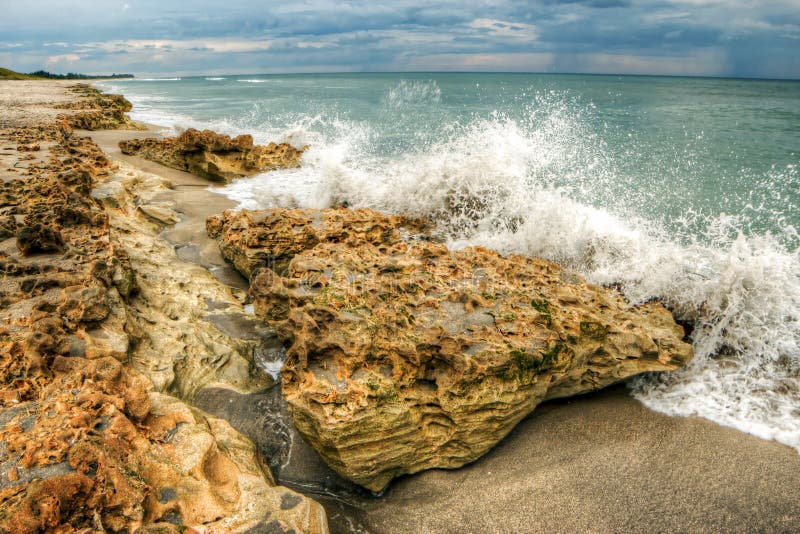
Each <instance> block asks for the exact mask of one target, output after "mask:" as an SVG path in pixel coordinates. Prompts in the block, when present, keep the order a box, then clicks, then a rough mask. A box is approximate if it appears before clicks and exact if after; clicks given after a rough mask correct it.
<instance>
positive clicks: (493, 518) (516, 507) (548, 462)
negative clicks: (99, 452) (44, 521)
mask: <svg viewBox="0 0 800 534" xmlns="http://www.w3.org/2000/svg"><path fill="white" fill-rule="evenodd" d="M13 83H14V84H19V85H20V86H21V85H22V83H23V82H13ZM39 83H41V82H39ZM44 83H60V82H44ZM65 84H69V82H65ZM2 120H3V117H0V123H2ZM76 133H78V134H79V135H88V136H89V137H91V138H92V139H93V140H94V142H95V143H96V144H97V145H98V146H99V147H100V148H101V149H103V150H104V152H105V154H106V156H107V157H109V158H110V159H111V160H112V162H113V163H116V164H117V165H120V166H121V167H120V170H118V171H116V172H115V175H114V176H112V179H111V180H110V181H115V177H117V178H119V177H120V175H122V180H123V183H125V187H126V188H128V187H129V188H130V189H131V191H135V192H136V194H137V195H138V198H139V200H140V201H142V203H153V204H158V205H159V206H161V207H165V208H166V209H169V210H172V211H173V212H174V213H176V214H178V218H179V219H180V221H179V222H177V224H174V225H173V224H165V223H163V222H159V221H153V220H152V219H148V218H147V216H145V215H141V214H138V215H137V214H136V210H135V208H134V209H133V211H134V213H133V214H130V213H127V214H125V216H124V217H123V216H121V215H120V218H119V219H117V220H116V222H115V217H116V216H117V215H115V213H116V212H115V210H118V211H122V210H120V209H119V208H114V207H113V205H109V204H108V203H106V212H108V213H109V214H110V218H111V219H110V220H111V227H112V229H114V228H117V230H118V231H120V232H122V230H126V231H127V232H128V233H127V234H126V237H125V238H124V239H117V242H118V243H121V244H122V246H123V248H125V249H126V250H127V252H128V254H129V255H131V260H132V266H133V268H134V270H135V271H136V270H137V268H138V269H139V271H138V274H139V277H140V278H141V277H142V274H144V275H146V277H147V276H155V275H156V274H157V273H158V268H159V265H160V264H159V261H162V262H163V261H164V258H168V254H169V250H170V248H171V249H172V251H173V252H172V253H173V254H174V258H173V259H172V260H171V263H170V265H171V266H173V267H175V270H176V271H177V273H178V274H180V273H181V272H183V273H186V276H189V275H190V274H191V275H192V276H194V275H195V274H196V275H197V276H198V277H199V278H202V279H204V280H208V279H209V277H208V275H207V274H206V275H202V274H201V270H204V271H206V273H208V272H211V273H212V274H214V276H215V277H216V280H218V281H221V282H223V284H227V285H229V286H231V287H233V289H229V292H230V297H229V298H228V297H224V296H222V293H224V291H222V290H221V288H217V289H216V290H214V291H221V293H217V294H218V295H219V300H215V301H214V302H216V303H217V304H214V305H213V306H208V307H211V308H213V307H214V306H220V305H221V304H219V303H220V302H223V303H224V308H225V309H226V310H234V312H233V313H231V314H229V315H227V317H228V319H225V317H224V316H225V314H222V315H223V317H222V318H220V317H217V318H216V319H215V320H216V321H217V323H216V326H217V327H218V328H221V329H222V330H226V331H227V333H228V334H231V333H234V332H235V333H237V334H246V332H243V329H244V330H248V329H251V328H253V325H252V322H248V320H247V318H246V317H245V314H243V313H241V312H240V311H239V310H240V309H241V303H242V302H243V298H244V297H243V296H242V294H241V290H242V289H244V287H243V286H242V285H241V281H242V279H241V277H240V276H239V275H238V274H236V273H235V271H233V269H232V268H230V267H229V266H227V264H226V263H225V262H224V260H222V258H221V256H220V254H219V250H218V249H217V248H216V243H215V242H213V241H212V240H211V239H210V238H208V237H207V236H206V235H205V218H206V217H207V216H208V215H211V214H214V213H218V212H219V211H222V210H223V209H226V208H227V207H232V206H233V204H234V203H233V202H232V201H230V200H229V199H227V198H225V197H223V196H222V195H220V194H217V193H214V192H211V191H207V190H206V187H207V186H209V185H211V184H210V182H207V181H205V180H201V179H199V178H196V177H194V176H192V175H189V174H187V173H183V172H181V171H173V170H170V169H167V168H166V167H163V166H161V165H159V164H156V163H152V162H148V161H145V160H142V159H141V158H138V157H136V156H124V155H122V154H121V153H119V150H118V148H115V147H116V144H117V143H118V142H119V141H120V140H122V139H130V138H133V137H144V136H152V135H155V134H154V133H153V132H142V131H130V130H103V131H96V132H84V131H78V132H76ZM153 177H154V178H153ZM130 179H133V180H130ZM125 180H129V182H124V181H125ZM136 180H138V182H137V183H134V182H136ZM116 181H119V180H116ZM108 184H109V181H100V182H99V185H100V187H108ZM202 186H205V187H202ZM97 189H98V184H95V191H96V190H97ZM111 200H113V199H111ZM111 200H109V201H108V202H110V201H111ZM123 200H124V201H125V202H130V199H128V200H125V199H123ZM115 202H118V200H117V201H115ZM137 202H138V201H137ZM132 206H133V205H132V204H131V207H132ZM139 206H141V203H140V204H139ZM128 211H131V210H128ZM137 232H142V233H143V235H145V236H150V237H148V238H147V239H145V240H139V241H137V235H136V233H137ZM123 233H124V232H123ZM112 235H113V231H112ZM119 235H122V233H120V234H119ZM137 245H141V247H139V246H137ZM148 247H149V248H148ZM148 262H149V265H148ZM160 267H161V269H162V270H163V267H164V265H160ZM192 273H194V274H192ZM204 277H205V278H204ZM237 277H238V282H237ZM166 278H167V279H169V277H166ZM178 278H180V277H179V276H178V277H176V278H175V281H174V282H175V284H174V285H170V284H168V283H167V282H163V284H161V282H159V283H155V282H154V283H153V284H152V285H151V288H152V291H156V290H158V291H157V292H159V294H160V295H161V296H162V297H163V298H164V299H165V301H167V300H169V299H168V297H170V296H174V295H170V294H169V292H170V291H182V290H186V289H183V288H182V287H181V288H180V289H179V287H180V286H179V284H180V283H181V282H182V283H184V284H186V283H189V280H188V279H187V278H185V277H184V278H183V279H182V280H178ZM203 283H204V284H207V285H204V286H195V287H189V289H188V290H195V291H198V290H200V287H202V288H203V290H204V291H206V290H208V291H211V288H212V287H214V285H213V284H212V283H211V282H203ZM160 284H161V285H160ZM146 285H147V284H145V286H146ZM145 290H147V287H145ZM198 296H199V295H198ZM151 300H152V301H156V300H157V299H155V298H152V299H151ZM188 300H191V299H188ZM237 300H238V307H239V310H237V309H236V308H237ZM176 303H180V304H181V305H186V303H185V302H181V301H180V299H178V300H175V301H174V302H171V303H170V302H166V303H162V305H161V308H160V309H162V310H167V309H168V308H170V307H171V306H174V305H176ZM193 305H194V304H193ZM213 311H214V310H209V309H205V310H202V312H197V313H198V314H199V315H200V316H202V317H204V318H206V322H207V318H208V316H209V315H220V314H215V313H212V312H213ZM153 317H157V316H153ZM230 317H237V319H236V320H233V321H231V320H230ZM151 320H152V318H151ZM226 320H227V322H225V321H226ZM253 322H254V321H253ZM220 325H224V326H220ZM166 326H167V330H165V332H168V331H169V330H168V328H170V326H169V325H166ZM174 326H175V325H172V328H174ZM224 333H225V332H223V334H224ZM214 335H216V334H214ZM226 335H227V334H226ZM229 337H233V338H235V337H236V336H229ZM154 352H157V351H154ZM163 364H164V362H158V361H156V360H150V361H146V362H144V363H142V362H139V364H138V368H139V369H140V370H147V369H148V365H149V366H150V370H149V374H150V375H151V379H152V377H154V376H155V377H158V376H159V372H158V371H157V368H158V367H159V365H162V366H163ZM243 365H245V364H244V363H243ZM196 371H197V372H198V373H199V375H195V376H201V375H202V370H201V369H200V368H199V367H198V369H196ZM145 374H148V372H146V373H145ZM189 376H192V375H189ZM232 376H233V375H232ZM217 378H218V377H217ZM214 380H216V378H215V379H214ZM218 382H219V381H217V382H215V381H213V380H212V381H210V382H207V383H206V384H207V386H208V387H206V391H207V393H206V396H205V397H204V395H203V394H202V391H200V390H195V388H194V385H191V386H188V385H187V386H186V387H184V389H183V390H181V388H178V389H177V390H176V389H175V388H174V387H173V388H172V390H170V391H169V393H175V392H178V393H180V395H179V396H180V397H182V398H184V399H189V400H191V401H196V400H198V399H199V400H200V404H201V407H202V408H204V409H205V410H207V411H209V412H211V413H214V414H215V415H217V416H224V418H226V419H228V420H229V421H230V422H231V424H232V425H233V427H234V428H237V429H238V430H239V431H241V432H242V433H243V434H245V435H246V436H247V437H249V438H250V439H251V440H253V441H254V442H256V443H257V444H259V440H260V439H262V438H263V436H262V435H261V434H263V427H259V425H258V424H255V423H258V419H257V417H258V416H260V415H263V414H258V413H248V409H249V410H250V412H253V408H252V405H253V404H254V403H256V402H265V400H264V398H260V397H249V396H252V395H256V396H258V395H265V392H264V390H263V384H262V386H261V388H260V389H259V387H255V388H250V389H248V388H247V387H238V389H237V388H235V387H231V384H230V383H229V384H225V383H224V380H222V381H221V384H218ZM155 383H156V384H157V386H158V384H159V383H162V384H167V383H168V381H167V379H166V378H164V379H163V381H161V382H159V380H155ZM220 385H221V386H222V387H221V389H223V390H224V394H223V395H221V396H220V395H217V396H216V397H215V396H208V395H210V393H209V392H211V391H212V386H214V387H218V386H220ZM239 386H241V384H240V385H239ZM161 387H162V388H165V387H166V386H163V385H162V386H161ZM214 391H216V390H214ZM269 391H272V392H274V391H275V390H274V389H273V390H269ZM234 400H239V401H242V402H240V405H239V406H238V408H234V409H233V411H232V412H231V411H228V412H227V413H226V406H227V405H229V404H233V401H234ZM223 401H227V404H226V403H225V402H223ZM297 449H300V450H299V451H298V450H297ZM310 451H311V449H310V448H309V447H308V446H306V445H304V444H302V443H300V444H297V445H296V447H295V448H294V449H292V450H291V451H290V454H291V453H294V454H298V455H299V457H298V458H297V465H298V466H299V467H297V468H295V466H294V465H292V464H291V462H290V465H289V469H287V470H284V471H283V473H281V472H280V471H279V472H278V473H277V478H278V482H279V483H282V475H283V478H285V479H288V478H290V477H293V480H290V481H289V482H290V483H289V484H288V485H289V486H290V487H292V484H294V486H295V489H296V490H300V489H302V484H304V483H309V480H303V479H302V478H303V477H304V476H308V475H309V474H315V476H317V477H318V480H316V481H314V480H312V481H311V482H312V483H313V484H316V486H314V485H313V484H312V488H313V489H314V491H312V492H309V493H307V495H311V496H312V497H314V498H316V495H317V493H318V492H319V491H320V490H325V491H327V490H328V489H329V488H328V487H326V486H325V484H326V483H328V484H331V489H332V490H333V492H334V493H335V492H336V491H340V492H347V491H348V488H346V487H343V486H341V485H337V484H340V483H339V482H337V481H331V479H330V473H326V472H325V471H324V466H323V464H322V463H321V460H319V458H316V460H315V459H314V456H313V451H311V452H310ZM290 459H291V458H290ZM315 461H316V463H315ZM303 462H305V465H302V464H303ZM320 466H323V467H320ZM326 477H328V478H327V479H326ZM797 487H800V455H798V454H797V453H796V452H795V451H794V450H793V449H791V448H790V447H788V446H785V445H781V444H779V443H776V442H769V441H764V440H761V439H759V438H756V437H754V436H751V435H748V434H744V433H742V432H739V431H737V430H733V429H730V428H725V427H721V426H718V425H716V424H715V423H712V422H710V421H707V420H704V419H700V418H697V417H689V418H673V417H668V416H665V415H662V414H658V413H656V412H653V411H651V410H649V409H647V408H645V407H644V406H643V405H641V404H640V403H639V402H638V401H636V400H634V399H633V398H632V397H631V396H630V395H629V394H628V393H627V391H626V390H625V389H624V386H614V387H612V388H609V389H606V390H602V391H599V392H596V393H592V394H588V395H584V396H580V397H574V398H572V399H566V400H560V401H550V402H547V403H545V404H542V405H541V406H539V407H538V408H537V409H536V410H535V411H534V412H533V413H532V414H530V415H529V416H528V417H526V418H525V419H524V420H523V421H522V422H520V423H519V424H518V425H517V426H516V428H514V430H512V431H511V433H510V434H509V435H508V436H507V437H506V438H505V439H504V440H503V441H501V442H500V443H499V444H498V445H497V446H496V447H495V448H494V449H493V450H491V451H490V452H489V453H487V454H486V455H485V456H484V457H482V458H480V459H479V460H477V461H475V462H474V463H472V464H469V465H467V466H464V467H462V468H460V469H457V470H453V471H444V470H431V471H426V472H423V473H419V474H416V475H411V476H406V477H404V478H402V479H400V480H398V481H396V482H395V483H393V484H392V485H391V486H390V487H389V489H388V490H387V491H386V493H385V494H384V495H383V496H382V497H379V498H370V497H368V496H366V495H364V494H357V493H356V494H355V495H347V496H346V500H347V502H348V503H350V505H351V506H348V507H343V508H336V507H335V506H332V505H331V504H330V503H328V504H327V506H328V519H329V521H330V523H331V528H332V531H334V532H336V531H346V529H348V528H349V527H348V525H354V523H358V524H359V526H360V527H361V528H365V529H367V530H368V531H370V532H395V531H429V532H451V531H469V532H479V531H512V530H513V531H523V530H537V531H538V530H552V531H564V532H571V531H585V530H590V531H608V530H634V531H637V530H664V531H678V530H681V531H685V530H705V529H709V528H711V526H712V525H713V528H714V529H718V530H729V529H730V530H746V531H755V530H762V531H763V530H768V531H790V530H795V529H800V510H798V506H797V502H796V498H795V499H793V495H794V493H793V492H796V488H797ZM315 492H317V493H315ZM333 500H335V499H333ZM349 530H350V531H357V529H355V528H349Z"/></svg>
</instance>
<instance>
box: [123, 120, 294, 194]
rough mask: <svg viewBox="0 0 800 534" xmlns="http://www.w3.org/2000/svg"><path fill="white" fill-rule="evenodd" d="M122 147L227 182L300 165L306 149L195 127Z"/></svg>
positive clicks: (133, 153) (153, 159) (128, 152)
mask: <svg viewBox="0 0 800 534" xmlns="http://www.w3.org/2000/svg"><path fill="white" fill-rule="evenodd" d="M119 147H120V149H121V150H122V153H123V154H127V155H137V156H141V157H143V158H145V159H148V160H150V161H155V162H157V163H160V164H162V165H166V166H167V167H171V168H173V169H178V170H179V171H187V172H190V173H192V174H194V175H196V176H200V177H201V178H205V179H207V180H212V181H216V182H226V183H227V182H230V181H232V180H235V179H236V178H242V177H244V176H252V175H254V174H258V173H262V172H267V171H271V170H275V169H286V168H292V167H299V166H300V156H301V155H302V154H303V150H305V149H296V148H295V147H293V146H292V145H290V144H288V143H281V144H275V143H270V144H268V145H264V146H262V145H254V144H253V137H252V136H250V135H240V136H237V137H229V136H227V135H223V134H218V133H216V132H213V131H211V130H203V131H202V132H201V131H198V130H195V129H194V128H189V129H188V130H186V131H185V132H183V133H182V134H180V135H179V136H177V137H167V138H164V139H152V138H146V139H131V140H128V141H122V142H120V144H119Z"/></svg>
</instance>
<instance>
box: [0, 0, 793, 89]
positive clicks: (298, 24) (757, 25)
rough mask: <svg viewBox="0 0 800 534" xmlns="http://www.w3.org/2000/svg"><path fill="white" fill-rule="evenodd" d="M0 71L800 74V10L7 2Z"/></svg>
mask: <svg viewBox="0 0 800 534" xmlns="http://www.w3.org/2000/svg"><path fill="white" fill-rule="evenodd" d="M2 3H3V4H4V5H3V7H2V11H3V17H2V19H0V66H6V67H9V68H12V69H15V70H20V71H32V70H37V69H40V68H45V69H47V70H51V71H54V72H66V71H80V72H86V73H111V72H134V73H136V74H138V75H163V74H176V75H191V74H244V73H255V72H259V73H261V72H263V73H269V72H335V71H408V70H417V71H424V70H447V71H533V72H585V73H621V74H671V75H706V76H744V77H772V78H800V53H798V52H799V51H800V0H774V1H770V2H752V1H749V0H725V1H723V0H661V1H644V0H539V1H532V2H524V1H517V0H503V1H492V2H489V1H483V2H481V1H476V2H473V3H470V4H469V5H467V3H465V2H461V1H458V2H456V1H441V2H435V3H431V2H423V1H420V0H400V1H397V2H375V1H371V2H369V1H367V2H365V1H351V2H347V3H340V2H333V1H330V0H314V1H308V2H287V3H261V2H253V1H244V0H228V1H226V2H219V1H216V0H215V1H213V2H212V1H210V0H196V1H194V2H192V3H191V4H188V3H185V2H174V1H168V0H161V1H157V0H127V1H111V2H109V1H99V0H83V1H66V0H41V1H30V2H11V1H9V0H3V1H2Z"/></svg>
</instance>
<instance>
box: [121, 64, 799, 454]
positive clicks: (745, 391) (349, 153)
mask: <svg viewBox="0 0 800 534" xmlns="http://www.w3.org/2000/svg"><path fill="white" fill-rule="evenodd" d="M107 88H110V89H114V90H117V91H120V92H122V93H124V94H125V95H126V96H127V97H128V98H129V99H130V100H131V101H132V102H133V103H134V106H135V107H134V111H133V116H134V118H137V119H139V120H143V121H146V122H150V123H153V124H158V125H163V126H166V127H168V128H169V129H170V131H172V132H174V131H177V130H179V129H180V128H185V127H190V126H191V127H199V128H212V129H215V130H217V131H221V132H224V133H229V134H239V133H251V134H253V135H254V137H255V138H256V140H257V141H259V142H266V141H271V140H275V141H288V142H291V143H293V144H296V145H298V146H302V145H309V146H310V149H309V150H308V151H307V152H306V153H305V155H304V158H303V166H302V167H301V168H300V169H293V170H287V171H278V172H273V173H268V174H265V175H261V176H257V177H253V178H248V179H244V180H240V181H238V182H236V183H234V184H231V185H230V186H228V187H226V188H224V189H222V190H220V192H222V193H223V194H226V195H228V196H230V197H231V198H233V199H235V200H237V201H239V202H240V203H241V205H242V206H243V207H248V208H268V207H274V206H307V207H325V206H331V205H336V204H339V203H342V202H346V203H347V204H349V205H351V206H367V207H373V208H376V209H380V210H383V211H387V212H398V213H408V214H411V215H422V216H427V217H430V218H432V219H433V220H435V221H436V222H437V226H438V229H439V232H440V233H441V235H442V237H443V238H444V239H446V240H447V241H448V242H449V244H450V245H451V246H453V247H459V246H465V245H469V244H479V245H483V246H488V247H491V248H495V249H497V250H499V251H501V252H503V253H507V252H519V253H525V254H531V255H537V256H544V257H547V258H550V259H553V260H556V261H559V262H561V263H563V264H565V265H567V266H568V267H570V268H573V269H575V270H577V271H579V272H580V273H582V274H583V275H584V276H586V277H587V278H588V279H589V280H591V281H593V282H595V283H601V284H608V285H610V284H615V285H616V286H617V287H620V288H621V290H622V291H623V292H624V293H625V294H626V296H627V297H628V298H629V299H630V300H631V301H633V302H642V301H646V300H648V299H651V298H658V299H661V300H662V301H664V302H665V303H666V304H667V305H668V306H669V307H670V308H671V309H672V310H673V311H674V312H675V313H676V315H678V316H679V317H681V318H682V319H685V320H687V321H689V322H692V323H693V324H694V326H695V329H694V332H693V334H692V341H693V343H694V346H695V351H696V358H695V360H694V361H693V363H692V364H691V365H690V366H689V367H688V368H687V369H685V370H683V371H680V372H677V373H672V374H669V375H660V376H650V377H643V378H641V379H637V380H635V381H634V382H632V383H631V389H632V391H633V393H634V395H635V396H636V397H637V398H639V399H640V400H641V401H642V402H644V403H645V404H646V405H648V406H650V407H652V408H654V409H657V410H660V411H664V412H666V413H670V414H674V415H689V414H696V415H700V416H703V417H707V418H709V419H712V420H714V421H717V422H719V423H721V424H725V425H729V426H733V427H735V428H739V429H741V430H744V431H747V432H751V433H754V434H756V435H759V436H762V437H765V438H772V439H777V440H779V441H782V442H784V443H786V444H789V445H791V446H793V447H795V448H798V450H800V261H798V259H800V258H799V257H798V245H799V244H800V238H799V237H798V232H797V229H798V228H800V209H798V208H799V207H800V83H798V82H784V81H767V80H725V79H700V78H666V77H628V76H579V75H529V74H430V73H425V74H357V75H351V74H336V75H282V76H275V75H247V76H225V77H208V78H204V77H200V78H183V79H170V80H134V81H115V82H113V86H109V87H107Z"/></svg>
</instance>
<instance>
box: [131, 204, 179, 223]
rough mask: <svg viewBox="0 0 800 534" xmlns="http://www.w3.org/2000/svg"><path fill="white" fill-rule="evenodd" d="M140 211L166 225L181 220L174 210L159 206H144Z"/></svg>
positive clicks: (140, 207)
mask: <svg viewBox="0 0 800 534" xmlns="http://www.w3.org/2000/svg"><path fill="white" fill-rule="evenodd" d="M139 211H141V212H142V213H144V214H145V215H147V216H148V217H151V218H153V219H155V220H157V221H159V222H162V223H164V224H175V223H176V222H179V221H180V220H181V218H180V216H179V215H178V214H177V213H175V211H174V210H172V209H170V208H167V207H164V206H159V205H158V204H142V205H141V206H139Z"/></svg>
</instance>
